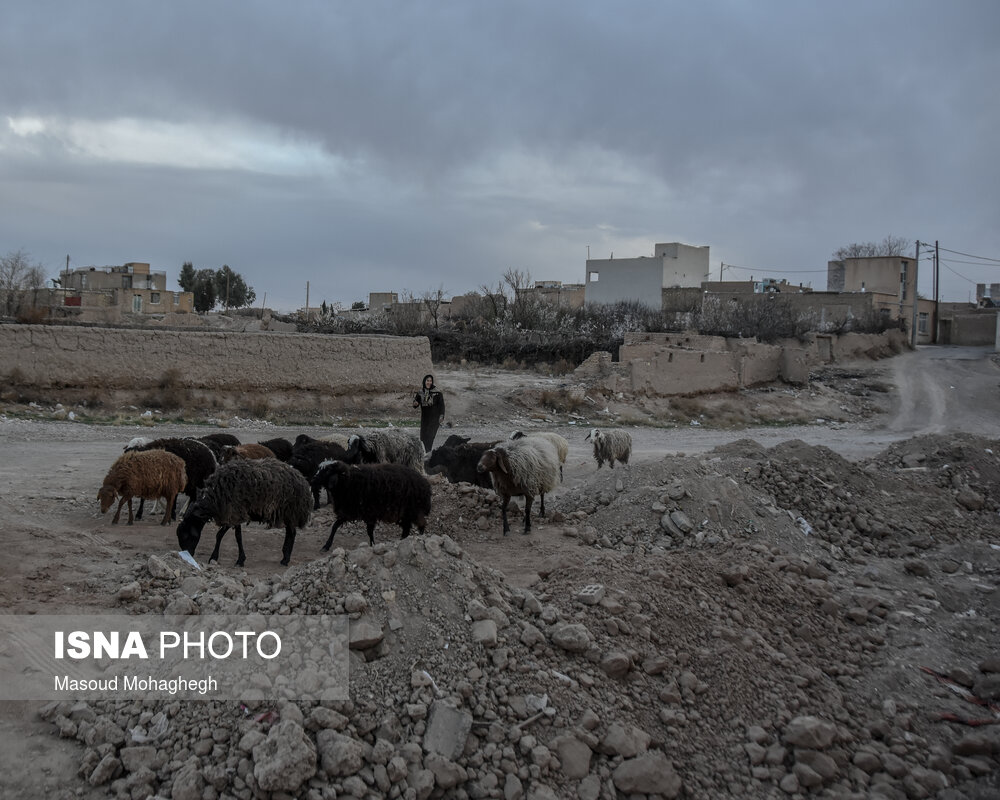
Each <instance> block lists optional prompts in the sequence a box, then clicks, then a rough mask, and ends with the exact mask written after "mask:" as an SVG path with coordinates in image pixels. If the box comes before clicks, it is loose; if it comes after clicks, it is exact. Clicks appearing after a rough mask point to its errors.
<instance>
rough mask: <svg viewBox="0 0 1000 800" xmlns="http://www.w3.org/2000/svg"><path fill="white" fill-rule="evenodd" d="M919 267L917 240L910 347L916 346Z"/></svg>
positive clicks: (918, 243)
mask: <svg viewBox="0 0 1000 800" xmlns="http://www.w3.org/2000/svg"><path fill="white" fill-rule="evenodd" d="M919 265H920V240H919V239H917V250H916V257H915V258H914V259H913V299H912V301H911V302H912V303H913V318H912V321H911V326H910V327H911V328H912V330H911V331H910V345H911V346H912V347H916V346H917V277H918V275H919Z"/></svg>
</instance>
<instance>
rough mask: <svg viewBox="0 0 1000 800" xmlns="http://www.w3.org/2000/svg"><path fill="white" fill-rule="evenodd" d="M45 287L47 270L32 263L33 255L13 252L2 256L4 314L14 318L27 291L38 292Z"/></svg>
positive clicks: (0, 283)
mask: <svg viewBox="0 0 1000 800" xmlns="http://www.w3.org/2000/svg"><path fill="white" fill-rule="evenodd" d="M44 285H45V268H44V267H43V266H42V265H41V264H38V263H35V264H32V263H31V255H30V254H29V253H28V252H27V251H26V250H12V251H11V252H9V253H7V254H6V255H4V256H0V298H2V301H3V313H4V314H5V315H6V316H12V315H13V314H14V313H15V312H16V311H17V308H18V306H19V305H20V301H21V295H22V293H23V292H24V291H25V290H28V289H32V290H35V292H36V293H37V290H38V289H40V288H41V287H42V286H44Z"/></svg>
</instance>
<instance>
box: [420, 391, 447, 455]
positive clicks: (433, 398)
mask: <svg viewBox="0 0 1000 800" xmlns="http://www.w3.org/2000/svg"><path fill="white" fill-rule="evenodd" d="M418 406H419V407H420V441H421V442H423V443H424V450H425V451H426V452H428V453H429V452H430V451H431V449H432V448H433V447H434V437H435V436H437V432H438V426H440V424H441V423H442V422H444V395H442V394H441V392H440V391H439V390H438V389H437V387H435V386H434V376H433V375H424V380H423V384H422V388H421V389H420V391H419V392H417V393H416V394H415V395H414V396H413V407H414V408H417V407H418Z"/></svg>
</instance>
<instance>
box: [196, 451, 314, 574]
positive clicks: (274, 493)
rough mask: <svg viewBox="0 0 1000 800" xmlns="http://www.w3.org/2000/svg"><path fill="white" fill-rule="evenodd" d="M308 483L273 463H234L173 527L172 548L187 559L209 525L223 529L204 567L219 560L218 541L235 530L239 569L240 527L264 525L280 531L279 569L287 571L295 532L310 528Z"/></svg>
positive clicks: (242, 556) (270, 460)
mask: <svg viewBox="0 0 1000 800" xmlns="http://www.w3.org/2000/svg"><path fill="white" fill-rule="evenodd" d="M310 513H311V509H310V507H309V483H308V482H307V481H306V480H305V478H303V477H302V475H301V474H299V473H298V472H297V471H296V470H294V469H292V468H291V467H289V466H288V465H287V464H283V463H281V462H280V461H278V460H277V459H276V458H261V459H244V458H237V459H234V460H233V461H230V462H228V463H226V464H223V465H222V466H220V467H219V468H218V470H216V472H215V474H213V475H212V476H211V477H210V478H209V479H208V481H206V483H205V486H204V490H203V491H202V494H201V496H200V497H199V498H198V501H197V502H196V503H194V504H193V505H192V506H191V508H190V509H188V512H187V513H186V514H185V515H184V519H183V520H181V523H180V525H178V526H177V543H178V544H179V545H180V547H181V549H182V550H187V551H188V552H189V553H190V554H191V555H192V556H193V555H194V551H195V548H196V547H197V546H198V541H199V540H200V539H201V532H202V530H203V529H204V527H205V524H206V523H207V522H208V521H209V520H210V519H214V520H215V521H216V522H217V523H218V524H219V525H221V526H222V527H220V528H219V530H218V532H217V533H216V535H215V549H214V550H213V551H212V555H211V556H210V557H209V561H218V560H219V546H220V545H221V544H222V537H223V536H225V534H226V531H228V530H229V528H230V527H233V528H235V529H236V546H237V547H238V548H239V560H238V561H237V562H236V566H238V567H241V566H243V564H244V562H245V561H246V553H245V552H244V551H243V528H242V526H243V523H245V522H263V523H264V524H265V525H268V526H270V527H278V526H283V527H284V528H285V541H284V544H283V545H282V547H281V555H282V559H281V563H282V565H283V566H288V562H289V560H290V559H291V557H292V547H293V546H294V545H295V531H296V529H297V528H302V527H304V526H305V525H306V524H307V523H308V522H309V515H310Z"/></svg>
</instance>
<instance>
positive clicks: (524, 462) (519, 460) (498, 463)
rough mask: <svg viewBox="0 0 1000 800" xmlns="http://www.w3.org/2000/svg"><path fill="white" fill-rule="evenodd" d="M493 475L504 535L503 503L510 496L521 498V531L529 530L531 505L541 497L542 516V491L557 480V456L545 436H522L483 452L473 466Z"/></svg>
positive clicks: (507, 503)
mask: <svg viewBox="0 0 1000 800" xmlns="http://www.w3.org/2000/svg"><path fill="white" fill-rule="evenodd" d="M476 469H478V470H479V472H489V473H490V474H491V475H492V476H493V489H494V491H496V493H497V495H498V496H499V497H500V501H501V502H500V512H501V515H502V516H503V532H504V536H506V535H507V533H509V532H510V523H508V522H507V506H508V505H509V503H510V498H511V497H524V532H525V533H531V504H532V502H533V501H534V498H535V495H536V494H537V495H540V496H541V509H540V511H539V516H542V517H544V516H545V494H546V492H551V491H552V490H553V489H555V488H556V486H557V485H558V483H559V456H558V454H557V453H556V449H555V447H553V445H552V443H551V442H549V441H547V440H546V439H542V438H537V437H531V436H525V437H524V438H523V439H516V440H515V441H512V442H510V443H509V444H507V445H503V446H498V447H493V448H491V449H489V450H487V451H486V452H485V453H483V456H482V458H481V459H480V460H479V465H478V466H477V467H476Z"/></svg>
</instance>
